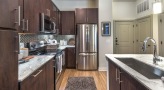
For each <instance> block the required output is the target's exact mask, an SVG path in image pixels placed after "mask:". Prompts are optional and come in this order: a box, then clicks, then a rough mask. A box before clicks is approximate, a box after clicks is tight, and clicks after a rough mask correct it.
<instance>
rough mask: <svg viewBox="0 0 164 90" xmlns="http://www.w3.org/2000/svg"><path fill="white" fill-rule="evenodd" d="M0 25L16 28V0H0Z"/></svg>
mask: <svg viewBox="0 0 164 90" xmlns="http://www.w3.org/2000/svg"><path fill="white" fill-rule="evenodd" d="M0 12H1V13H0V27H1V28H10V29H16V28H17V26H18V23H15V22H18V12H19V10H18V0H0Z"/></svg>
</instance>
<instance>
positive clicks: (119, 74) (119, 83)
mask: <svg viewBox="0 0 164 90" xmlns="http://www.w3.org/2000/svg"><path fill="white" fill-rule="evenodd" d="M108 63H109V64H108V65H109V89H110V90H149V89H148V88H147V87H145V86H144V85H142V84H141V83H139V82H138V81H137V80H135V79H134V78H133V77H131V76H130V75H129V74H128V73H126V72H125V71H124V70H122V69H121V68H119V67H118V66H116V65H115V64H114V63H113V62H111V61H108Z"/></svg>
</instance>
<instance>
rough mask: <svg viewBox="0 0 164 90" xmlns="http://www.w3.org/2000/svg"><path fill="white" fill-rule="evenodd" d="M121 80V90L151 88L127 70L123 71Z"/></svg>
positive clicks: (145, 89)
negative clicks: (126, 71)
mask: <svg viewBox="0 0 164 90" xmlns="http://www.w3.org/2000/svg"><path fill="white" fill-rule="evenodd" d="M121 81H122V82H121V90H149V89H148V88H146V87H145V86H143V85H142V84H140V83H139V82H138V81H136V80H135V79H134V78H132V77H131V76H130V75H128V74H127V73H125V72H122V73H121Z"/></svg>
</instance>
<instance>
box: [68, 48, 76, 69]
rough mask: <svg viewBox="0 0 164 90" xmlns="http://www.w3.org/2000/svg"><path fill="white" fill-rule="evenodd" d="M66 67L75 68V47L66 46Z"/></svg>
mask: <svg viewBox="0 0 164 90" xmlns="http://www.w3.org/2000/svg"><path fill="white" fill-rule="evenodd" d="M66 68H76V53H75V48H74V47H71V48H66Z"/></svg>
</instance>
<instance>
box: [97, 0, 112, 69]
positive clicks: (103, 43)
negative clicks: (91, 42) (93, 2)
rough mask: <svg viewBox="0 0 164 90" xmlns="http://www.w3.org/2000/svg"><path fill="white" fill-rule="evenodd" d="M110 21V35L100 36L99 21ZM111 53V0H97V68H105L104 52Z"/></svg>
mask: <svg viewBox="0 0 164 90" xmlns="http://www.w3.org/2000/svg"><path fill="white" fill-rule="evenodd" d="M102 21H111V23H112V24H111V27H112V28H111V34H112V35H111V36H101V22H102ZM112 53H113V18H112V0H99V70H104V69H105V70H107V61H106V59H105V54H112Z"/></svg>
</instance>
